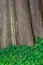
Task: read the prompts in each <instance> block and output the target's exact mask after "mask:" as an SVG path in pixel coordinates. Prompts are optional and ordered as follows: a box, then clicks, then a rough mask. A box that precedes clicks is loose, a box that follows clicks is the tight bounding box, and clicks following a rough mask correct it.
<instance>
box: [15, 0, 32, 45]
mask: <svg viewBox="0 0 43 65" xmlns="http://www.w3.org/2000/svg"><path fill="white" fill-rule="evenodd" d="M15 3H16V15H17V20H18V21H17V23H18V40H19V44H29V45H33V35H32V29H31V21H30V14H29V8H28V0H15Z"/></svg>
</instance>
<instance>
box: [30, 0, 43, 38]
mask: <svg viewBox="0 0 43 65" xmlns="http://www.w3.org/2000/svg"><path fill="white" fill-rule="evenodd" d="M29 4H30V13H31V19H32V27H33V32H34V35H35V37H36V36H39V37H40V38H43V35H42V34H43V27H42V18H41V9H40V3H39V0H29Z"/></svg>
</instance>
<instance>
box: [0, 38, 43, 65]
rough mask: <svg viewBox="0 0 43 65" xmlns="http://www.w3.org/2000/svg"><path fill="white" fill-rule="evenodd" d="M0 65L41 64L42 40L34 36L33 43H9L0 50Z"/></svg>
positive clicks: (42, 60) (42, 56)
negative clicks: (31, 44) (14, 44)
mask: <svg viewBox="0 0 43 65" xmlns="http://www.w3.org/2000/svg"><path fill="white" fill-rule="evenodd" d="M0 65H43V40H42V39H40V38H36V42H35V45H34V46H33V47H30V46H28V45H24V46H21V45H18V46H17V47H16V46H13V45H10V46H8V47H7V48H5V49H2V50H0Z"/></svg>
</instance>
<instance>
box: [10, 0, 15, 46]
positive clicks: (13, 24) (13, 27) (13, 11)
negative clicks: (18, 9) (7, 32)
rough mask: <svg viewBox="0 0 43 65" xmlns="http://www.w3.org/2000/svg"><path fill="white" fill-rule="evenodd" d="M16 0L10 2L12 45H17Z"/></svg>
mask: <svg viewBox="0 0 43 65" xmlns="http://www.w3.org/2000/svg"><path fill="white" fill-rule="evenodd" d="M14 5H15V4H14V0H9V6H10V21H11V38H12V44H13V45H16V34H15V33H16V32H15V10H14Z"/></svg>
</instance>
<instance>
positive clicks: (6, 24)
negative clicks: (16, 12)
mask: <svg viewBox="0 0 43 65" xmlns="http://www.w3.org/2000/svg"><path fill="white" fill-rule="evenodd" d="M9 15H10V13H9V3H8V0H2V44H1V48H3V47H6V46H7V45H9V44H11V43H12V42H11V30H10V28H11V27H10V26H11V24H10V17H9Z"/></svg>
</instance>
